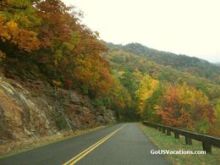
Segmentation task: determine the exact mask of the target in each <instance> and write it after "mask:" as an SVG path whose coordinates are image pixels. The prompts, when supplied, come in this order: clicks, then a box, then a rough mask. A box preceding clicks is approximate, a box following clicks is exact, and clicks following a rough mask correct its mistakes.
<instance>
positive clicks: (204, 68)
mask: <svg viewBox="0 0 220 165" xmlns="http://www.w3.org/2000/svg"><path fill="white" fill-rule="evenodd" d="M107 45H108V47H109V51H108V53H106V54H104V55H103V57H104V58H106V59H107V60H108V61H109V63H110V64H111V67H112V70H113V73H114V74H115V75H116V76H117V77H118V78H119V80H120V81H121V83H122V84H123V86H125V87H126V89H127V90H128V91H129V93H130V95H131V96H132V101H133V102H134V103H133V106H134V108H133V109H136V111H137V113H138V115H140V117H141V118H143V119H148V120H152V121H154V122H164V123H165V124H168V125H173V126H178V127H187V128H189V129H196V130H197V131H202V132H206V131H207V130H209V129H208V127H211V125H212V124H211V123H214V121H218V120H219V109H218V108H219V103H220V102H219V101H220V84H219V82H218V77H219V72H220V67H218V66H216V65H214V64H211V63H209V62H207V61H205V60H201V59H198V58H194V57H189V56H183V55H175V54H173V53H167V52H161V51H157V50H154V49H150V48H147V47H145V46H142V45H140V44H137V43H135V44H128V45H125V46H122V45H114V44H112V43H108V44H107ZM204 72H206V73H204ZM215 75H216V77H215ZM178 99H179V100H178ZM187 99H188V100H187ZM200 99H201V100H200ZM200 101H201V102H200ZM203 103H205V104H203ZM197 104H198V105H197ZM199 104H200V105H199ZM202 104H203V105H202ZM166 106H167V108H166ZM190 107H191V108H190ZM197 108H198V110H196V109H197ZM190 109H191V110H190ZM190 111H191V112H190ZM193 113H198V114H199V113H201V116H207V118H206V119H205V118H201V119H200V120H198V119H195V118H193V116H194V115H193ZM191 115H193V116H191ZM187 116H188V117H187ZM190 116H191V117H190ZM186 121H188V122H190V123H191V125H188V126H186V125H184V123H185V122H186ZM193 121H195V123H194V124H193ZM216 123H219V122H216ZM210 124H211V125H210ZM196 125H197V126H196ZM198 125H199V126H198ZM216 125H218V124H216ZM217 127H218V126H215V128H217ZM212 130H214V127H213V126H212ZM214 132H215V133H216V134H217V131H214ZM212 133H213V132H212Z"/></svg>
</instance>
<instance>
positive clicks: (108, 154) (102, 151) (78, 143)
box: [0, 123, 171, 165]
mask: <svg viewBox="0 0 220 165" xmlns="http://www.w3.org/2000/svg"><path fill="white" fill-rule="evenodd" d="M151 149H157V148H156V147H155V145H153V144H152V143H151V142H150V141H149V140H148V138H147V137H146V136H145V135H144V134H143V132H142V131H141V130H140V128H139V127H138V124H136V123H126V124H117V125H114V126H111V127H107V128H103V129H101V130H97V131H95V132H91V133H88V134H85V135H81V136H77V137H73V138H71V139H68V140H65V141H61V142H58V143H54V144H50V145H47V146H44V147H40V148H37V149H34V150H31V151H27V152H24V153H20V154H18V155H14V156H11V157H8V158H5V159H0V165H30V164H31V165H70V164H71V165H75V164H76V165H146V164H148V165H167V164H171V163H170V162H169V161H167V160H166V159H165V158H164V157H163V156H161V155H151V154H150V150H151Z"/></svg>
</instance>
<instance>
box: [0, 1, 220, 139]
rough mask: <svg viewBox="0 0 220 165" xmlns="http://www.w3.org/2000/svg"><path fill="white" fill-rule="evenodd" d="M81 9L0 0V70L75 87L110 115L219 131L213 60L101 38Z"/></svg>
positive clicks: (218, 83) (219, 94) (219, 76)
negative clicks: (110, 112)
mask: <svg viewBox="0 0 220 165" xmlns="http://www.w3.org/2000/svg"><path fill="white" fill-rule="evenodd" d="M81 17H82V15H81V13H78V12H76V11H75V9H74V8H73V7H68V6H66V5H65V4H64V3H63V2H62V1H61V0H20V1H17V0H2V1H1V2H0V71H1V72H2V73H3V74H4V75H5V76H6V77H9V78H12V79H19V80H22V81H24V80H25V79H32V80H41V81H45V82H48V83H49V84H50V85H51V86H53V87H54V88H62V89H66V90H76V91H78V92H80V93H81V94H83V95H86V96H88V97H89V98H90V99H91V100H92V102H93V104H94V106H105V107H106V108H108V109H112V110H113V111H115V114H116V116H117V119H118V121H141V120H148V121H152V122H157V123H163V124H165V125H170V126H174V127H178V128H183V129H188V130H191V131H195V132H200V133H205V134H210V135H214V136H220V129H219V128H220V66H218V65H214V64H212V63H209V62H207V61H205V60H202V59H198V58H194V57H188V56H186V55H176V54H173V53H169V52H162V51H158V50H155V49H151V48H148V47H145V46H143V45H141V44H138V43H131V44H127V45H115V44H112V43H107V42H105V41H103V40H101V38H100V37H99V34H98V32H93V31H92V30H90V29H89V28H88V27H87V26H86V25H84V24H82V22H81ZM54 18H56V19H54Z"/></svg>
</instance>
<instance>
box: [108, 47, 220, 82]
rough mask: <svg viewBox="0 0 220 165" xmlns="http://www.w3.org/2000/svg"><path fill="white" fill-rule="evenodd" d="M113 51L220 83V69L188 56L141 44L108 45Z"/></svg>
mask: <svg viewBox="0 0 220 165" xmlns="http://www.w3.org/2000/svg"><path fill="white" fill-rule="evenodd" d="M108 45H109V47H110V48H111V49H115V48H119V49H121V50H124V51H127V52H130V53H133V54H136V55H139V56H143V57H146V58H147V59H149V60H151V61H154V62H156V63H158V64H161V65H164V66H171V67H173V68H175V69H177V70H180V71H186V72H189V73H191V74H193V75H196V76H200V77H204V78H207V79H211V80H213V81H215V82H218V83H219V82H220V67H219V66H216V65H215V64H212V63H210V62H208V61H206V60H202V59H199V58H196V57H189V56H186V55H181V54H180V55H177V54H174V53H170V52H164V51H159V50H156V49H152V48H148V47H146V46H143V45H141V44H139V43H130V44H127V45H124V46H122V45H114V44H108Z"/></svg>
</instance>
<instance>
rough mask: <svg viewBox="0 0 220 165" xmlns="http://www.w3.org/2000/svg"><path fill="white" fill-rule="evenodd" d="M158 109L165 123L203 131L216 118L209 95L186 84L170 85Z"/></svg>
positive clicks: (205, 130)
mask: <svg viewBox="0 0 220 165" xmlns="http://www.w3.org/2000/svg"><path fill="white" fill-rule="evenodd" d="M157 110H158V115H159V116H160V117H161V119H162V122H163V123H164V124H166V125H171V126H174V127H181V128H188V129H190V130H196V131H199V132H203V133H205V132H207V131H208V129H209V127H210V126H211V124H212V123H213V120H214V109H213V107H212V105H211V104H210V102H209V99H208V97H207V96H206V95H205V94H204V93H202V92H201V91H199V90H197V89H195V88H194V87H190V86H188V85H186V84H182V85H170V86H168V87H167V89H166V91H165V93H164V95H163V97H162V102H161V105H158V107H157Z"/></svg>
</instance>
